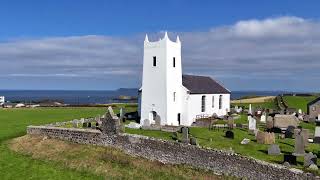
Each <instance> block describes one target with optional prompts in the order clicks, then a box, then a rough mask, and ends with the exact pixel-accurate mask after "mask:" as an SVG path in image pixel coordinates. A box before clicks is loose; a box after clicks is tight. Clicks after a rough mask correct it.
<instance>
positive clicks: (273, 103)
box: [231, 100, 277, 109]
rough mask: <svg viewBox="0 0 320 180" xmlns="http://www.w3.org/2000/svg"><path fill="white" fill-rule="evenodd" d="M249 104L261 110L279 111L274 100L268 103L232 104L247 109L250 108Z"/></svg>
mask: <svg viewBox="0 0 320 180" xmlns="http://www.w3.org/2000/svg"><path fill="white" fill-rule="evenodd" d="M249 104H251V106H252V107H253V108H256V107H261V108H269V109H277V106H276V104H275V102H274V101H273V100H268V101H266V102H259V103H231V105H233V106H236V105H237V106H244V107H245V108H249Z"/></svg>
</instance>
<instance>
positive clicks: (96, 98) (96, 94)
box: [0, 88, 287, 105]
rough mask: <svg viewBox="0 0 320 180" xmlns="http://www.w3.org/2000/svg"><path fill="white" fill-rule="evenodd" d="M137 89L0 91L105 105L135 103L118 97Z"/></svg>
mask: <svg viewBox="0 0 320 180" xmlns="http://www.w3.org/2000/svg"><path fill="white" fill-rule="evenodd" d="M283 93H287V92H286V91H232V93H231V99H238V98H240V97H243V96H252V95H255V96H276V95H279V94H283ZM137 95H138V89H127V88H120V89H117V90H0V96H5V100H6V101H9V102H24V103H30V102H39V101H44V100H52V101H59V102H63V103H65V104H71V105H80V104H107V103H118V102H136V101H137V100H120V99H119V96H131V97H137Z"/></svg>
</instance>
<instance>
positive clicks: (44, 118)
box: [0, 108, 104, 179]
mask: <svg viewBox="0 0 320 180" xmlns="http://www.w3.org/2000/svg"><path fill="white" fill-rule="evenodd" d="M103 112H104V109H103V108H63V109H62V108H55V109H54V108H50V109H47V108H46V109H0V176H1V179H102V177H99V176H96V175H94V174H92V173H89V172H84V171H83V172H77V171H73V170H70V169H66V168H64V167H62V166H61V164H56V163H54V162H47V161H46V162H44V161H40V160H34V159H32V158H30V157H28V156H23V155H20V154H17V153H15V152H12V151H10V150H9V149H8V147H7V145H6V142H5V141H6V140H8V139H10V138H13V137H18V136H21V135H24V134H25V133H26V126H27V125H30V124H34V125H38V124H44V123H50V122H56V121H65V120H70V119H72V118H81V117H90V116H94V115H97V114H102V113H103Z"/></svg>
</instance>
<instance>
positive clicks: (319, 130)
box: [313, 126, 320, 144]
mask: <svg viewBox="0 0 320 180" xmlns="http://www.w3.org/2000/svg"><path fill="white" fill-rule="evenodd" d="M313 143H316V144H320V127H318V126H317V127H316V129H315V132H314V138H313Z"/></svg>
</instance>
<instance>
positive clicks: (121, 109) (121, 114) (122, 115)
mask: <svg viewBox="0 0 320 180" xmlns="http://www.w3.org/2000/svg"><path fill="white" fill-rule="evenodd" d="M119 118H120V121H123V120H124V109H123V108H120V113H119Z"/></svg>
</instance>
